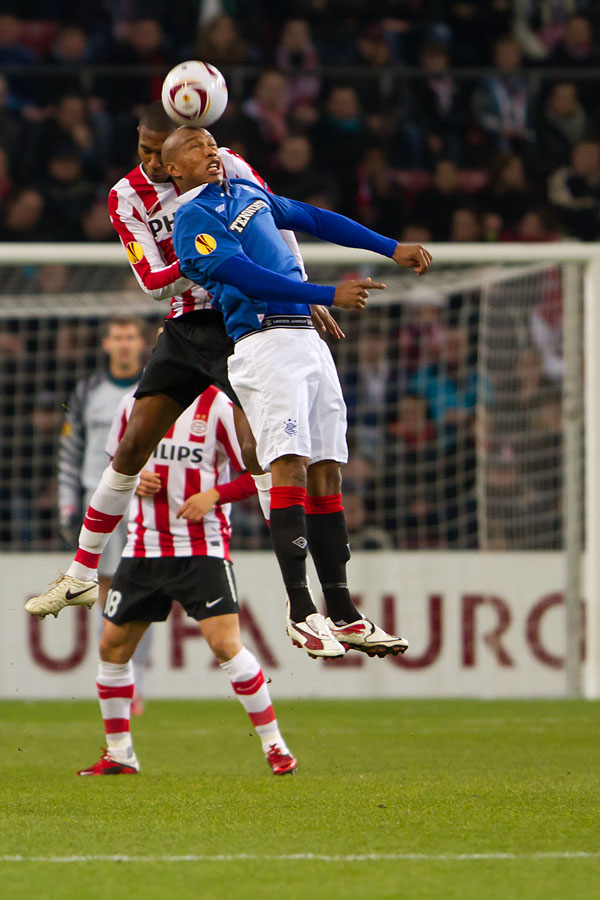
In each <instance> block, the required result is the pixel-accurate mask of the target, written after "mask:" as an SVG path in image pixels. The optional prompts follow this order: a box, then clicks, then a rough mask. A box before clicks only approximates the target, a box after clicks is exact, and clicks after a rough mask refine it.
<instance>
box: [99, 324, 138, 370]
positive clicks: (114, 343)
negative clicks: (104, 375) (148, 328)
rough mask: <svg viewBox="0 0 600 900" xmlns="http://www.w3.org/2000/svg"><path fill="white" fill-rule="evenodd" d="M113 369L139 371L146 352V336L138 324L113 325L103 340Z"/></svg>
mask: <svg viewBox="0 0 600 900" xmlns="http://www.w3.org/2000/svg"><path fill="white" fill-rule="evenodd" d="M102 346H103V348H104V352H105V353H107V354H108V360H109V366H110V369H111V371H113V370H114V371H117V372H118V371H123V370H128V371H129V370H133V371H137V370H138V369H139V367H140V364H141V358H142V353H143V352H144V338H143V335H142V334H140V330H139V328H138V327H137V325H133V324H131V325H111V327H110V330H109V332H108V334H107V336H106V337H105V338H104V340H103V342H102Z"/></svg>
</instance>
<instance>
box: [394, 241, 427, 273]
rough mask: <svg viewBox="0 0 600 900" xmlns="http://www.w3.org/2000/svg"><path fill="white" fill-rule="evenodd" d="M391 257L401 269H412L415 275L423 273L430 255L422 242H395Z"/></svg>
mask: <svg viewBox="0 0 600 900" xmlns="http://www.w3.org/2000/svg"><path fill="white" fill-rule="evenodd" d="M392 259H393V260H394V262H395V263H397V265H399V266H400V267H401V268H402V269H414V270H415V272H416V273H417V275H424V274H425V272H426V271H427V269H428V268H429V266H430V265H431V259H432V256H431V253H430V252H429V250H426V249H425V247H423V246H422V244H397V245H396V249H395V250H394V255H393V256H392Z"/></svg>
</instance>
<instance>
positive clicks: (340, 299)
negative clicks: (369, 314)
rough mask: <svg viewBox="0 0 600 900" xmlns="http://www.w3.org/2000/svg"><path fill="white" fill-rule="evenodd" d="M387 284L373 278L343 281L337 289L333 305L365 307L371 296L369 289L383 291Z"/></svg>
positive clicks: (354, 307) (343, 307)
mask: <svg viewBox="0 0 600 900" xmlns="http://www.w3.org/2000/svg"><path fill="white" fill-rule="evenodd" d="M385 286H386V285H385V284H383V282H381V281H373V279H372V278H363V279H351V280H350V281H343V282H342V284H339V285H338V286H337V287H336V289H335V294H334V295H333V306H338V307H339V308H340V309H364V308H365V306H366V305H367V300H368V298H369V291H382V290H383V289H384V288H385Z"/></svg>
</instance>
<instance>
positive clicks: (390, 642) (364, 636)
mask: <svg viewBox="0 0 600 900" xmlns="http://www.w3.org/2000/svg"><path fill="white" fill-rule="evenodd" d="M327 624H328V626H329V630H330V631H331V634H332V635H333V637H334V638H335V639H336V640H337V641H339V642H340V643H341V644H342V645H343V647H344V649H345V650H360V651H361V653H366V654H367V655H368V656H379V657H380V658H383V657H384V656H389V655H392V656H398V654H399V653H404V651H405V650H406V649H407V648H408V641H407V640H405V639H404V638H401V637H397V636H396V635H395V634H388V633H387V631H384V630H383V628H380V627H379V625H375V623H374V622H371V620H370V619H364V618H363V619H357V620H356V622H350V623H349V624H347V625H346V624H344V625H335V624H334V622H332V621H331V619H327Z"/></svg>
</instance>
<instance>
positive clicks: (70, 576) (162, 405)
mask: <svg viewBox="0 0 600 900" xmlns="http://www.w3.org/2000/svg"><path fill="white" fill-rule="evenodd" d="M182 412H183V407H182V405H181V404H180V403H177V402H176V401H175V400H173V399H172V398H171V397H168V396H167V395H166V394H153V395H151V396H148V397H141V398H140V399H138V400H136V401H135V403H134V405H133V410H132V413H131V417H130V419H129V422H128V424H127V428H126V429H125V433H124V435H123V437H122V439H121V442H120V444H119V446H118V448H117V452H116V453H115V456H114V459H113V461H112V462H111V464H110V465H109V466H108V467H107V468H106V469H105V470H104V473H103V475H102V478H101V479H100V483H99V485H98V487H97V488H96V490H95V492H94V494H93V495H92V499H91V501H90V505H89V506H88V509H87V512H86V514H85V518H84V521H83V526H82V528H81V531H80V533H79V546H78V549H77V552H76V554H75V559H74V560H73V562H72V563H71V565H70V566H69V568H68V569H67V572H66V574H65V575H63V576H62V577H61V578H59V579H58V580H57V581H56V582H55V583H54V584H53V585H51V587H50V588H49V589H48V590H47V591H46V592H45V593H44V594H40V595H39V596H38V597H32V598H31V600H28V602H27V603H26V604H25V609H26V610H27V612H28V613H30V614H31V615H34V616H41V617H42V618H43V617H44V616H46V615H48V614H49V613H52V614H53V615H54V616H57V615H58V613H59V612H60V611H61V609H64V607H65V606H87V607H88V608H89V609H91V607H92V606H93V605H94V603H95V602H96V600H97V599H98V581H97V567H98V560H99V559H100V555H101V553H102V551H103V549H104V547H105V546H106V544H107V543H108V539H109V538H110V536H111V534H112V533H113V531H114V530H115V528H116V527H117V525H118V523H119V522H120V521H121V519H122V518H123V515H124V514H125V513H126V512H127V510H128V508H129V503H130V500H131V497H132V496H133V493H134V491H135V488H136V486H137V480H138V475H139V473H140V472H141V470H142V468H143V466H144V464H145V463H146V462H147V460H148V458H149V456H150V454H151V453H152V451H153V450H154V448H155V447H156V445H157V444H158V442H159V441H160V439H161V438H162V437H163V436H164V435H165V433H166V432H167V431H168V430H169V428H170V427H171V425H172V424H173V422H175V420H176V419H177V418H178V417H179V416H180V415H181V413H182Z"/></svg>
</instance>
